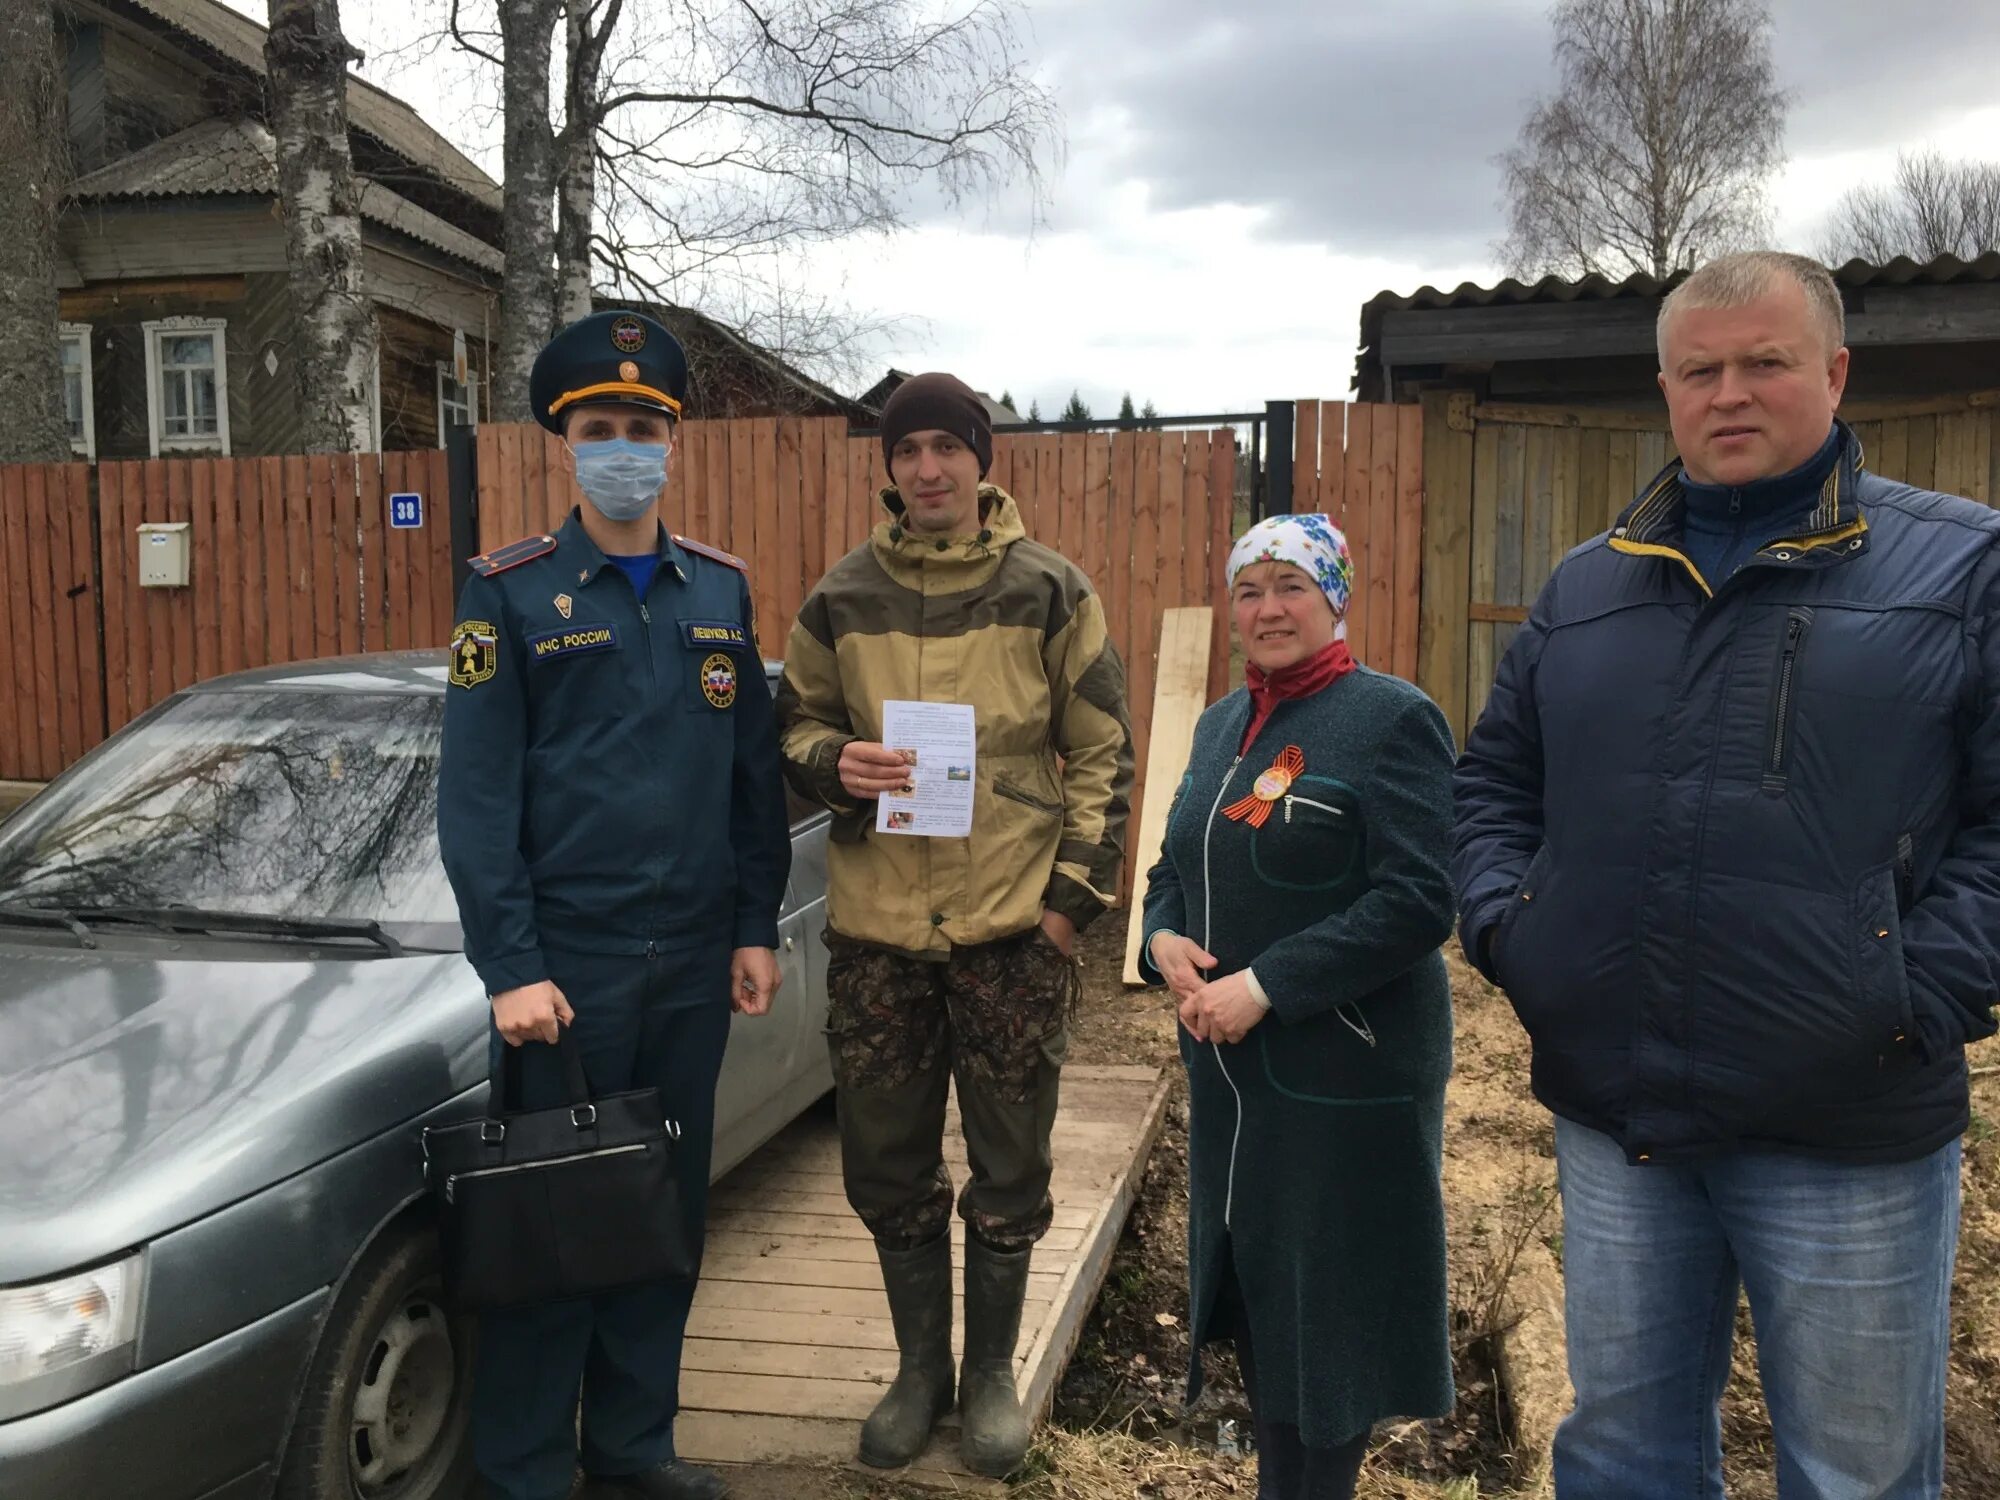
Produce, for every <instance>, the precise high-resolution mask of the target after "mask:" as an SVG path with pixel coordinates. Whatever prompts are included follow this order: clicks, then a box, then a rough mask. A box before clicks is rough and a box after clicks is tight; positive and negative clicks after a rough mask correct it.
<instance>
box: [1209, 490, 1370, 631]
mask: <svg viewBox="0 0 2000 1500" xmlns="http://www.w3.org/2000/svg"><path fill="white" fill-rule="evenodd" d="M1265 562H1283V563H1290V564H1291V565H1292V566H1293V567H1295V568H1298V569H1300V570H1302V571H1303V572H1304V573H1305V574H1306V576H1307V577H1309V578H1310V579H1312V581H1313V582H1314V583H1316V584H1318V585H1319V586H1320V591H1321V592H1322V593H1324V594H1325V595H1326V602H1327V603H1329V604H1331V605H1332V606H1333V617H1334V619H1336V620H1341V619H1345V618H1346V615H1347V598H1348V595H1349V594H1351V593H1353V592H1354V559H1353V558H1352V557H1351V556H1349V554H1348V551H1347V538H1346V537H1344V536H1342V535H1341V534H1340V528H1339V527H1338V526H1336V525H1334V524H1333V521H1332V520H1331V518H1329V517H1327V516H1320V515H1308V516H1271V517H1268V518H1267V519H1265V520H1262V521H1259V522H1258V523H1257V524H1256V525H1255V526H1252V527H1251V528H1250V529H1249V530H1248V531H1246V532H1244V533H1243V535H1242V536H1241V537H1239V538H1238V539H1237V542H1236V545H1235V547H1233V548H1232V549H1231V550H1230V553H1229V586H1230V587H1231V588H1232V589H1233V588H1235V587H1236V577H1237V575H1238V574H1239V573H1241V572H1242V571H1243V570H1244V569H1245V568H1248V567H1254V566H1255V565H1256V564H1258V563H1265Z"/></svg>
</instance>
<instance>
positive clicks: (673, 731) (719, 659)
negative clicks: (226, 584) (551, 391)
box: [438, 512, 791, 993]
mask: <svg viewBox="0 0 2000 1500" xmlns="http://www.w3.org/2000/svg"><path fill="white" fill-rule="evenodd" d="M726 555H727V554H723V553H716V552H712V551H709V550H708V549H706V548H701V547H699V546H698V545H697V544H686V545H683V544H682V543H681V541H679V540H678V539H676V538H673V537H670V536H668V535H667V534H666V533H665V532H664V531H663V532H661V534H660V565H659V568H658V571H656V572H655V573H654V575H653V581H652V585H651V587H650V588H649V589H648V590H647V594H646V597H645V599H643V600H641V599H639V598H637V597H635V596H634V594H633V592H632V585H631V581H630V580H629V579H628V578H627V577H626V576H625V574H624V573H623V572H621V571H620V570H619V568H618V567H617V565H616V564H614V563H612V562H611V561H609V560H608V559H607V558H606V557H605V556H604V554H603V553H602V552H601V551H599V550H598V547H597V544H596V543H595V542H593V541H592V540H591V539H590V537H589V536H588V535H587V534H586V533H585V531H584V529H583V523H582V521H581V520H580V519H579V518H578V516H577V514H576V513H575V512H572V513H571V515H570V518H569V520H568V521H567V522H565V523H564V525H563V527H562V530H561V531H560V532H559V533H557V535H556V536H555V537H554V538H547V537H540V538H530V539H529V540H528V541H526V542H520V543H516V544H515V545H514V546H513V547H510V548H503V549H501V550H500V551H499V552H496V553H493V554H492V555H491V556H490V558H486V559H481V560H480V561H479V562H478V563H476V564H475V565H474V576H473V577H471V578H470V579H468V580H467V581H466V585H465V592H464V594H463V596H462V597H461V598H460V600H459V610H458V626H457V628H456V629H455V630H454V632H453V635H452V647H451V649H452V663H451V668H450V681H449V685H448V686H447V688H446V690H445V692H446V697H445V716H444V745H443V755H442V762H441V766H440V771H439V785H438V842H439V846H440V848H441V849H442V851H443V855H444V865H445V872H446V874H447V875H449V876H450V878H451V884H452V889H453V890H454V891H455V892H456V894H457V896H458V904H459V912H460V916H461V920H462V923H463V925H464V928H465V952H466V957H467V958H468V959H470V960H471V962H472V965H473V967H474V968H476V969H477V970H478V971H479V977H480V979H481V980H482V981H483V982H484V984H485V985H486V988H487V990H488V991H489V992H490V993H498V992H499V991H501V990H506V989H511V988H514V987H515V986H517V985H523V984H532V983H535V982H537V981H539V980H542V979H545V978H547V977H548V971H547V967H546V965H545V964H544V961H543V957H542V953H543V949H544V948H555V949H560V950H566V951H572V952H582V953H648V952H652V951H654V950H655V948H656V947H662V946H678V947H685V946H689V945H691V944H694V943H696V942H703V941H712V940H716V939H718V938H720V939H726V940H727V941H728V942H729V943H730V944H731V945H732V946H734V947H775V946H776V944H777V941H778V926H777V919H778V909H779V907H780V905H781V904H782V902H783V900H784V895H785V882H786V879H787V877H788V876H789V874H790V871H791V840H790V829H789V825H788V821H787V818H786V814H785V799H784V786H783V783H782V781H781V780H780V777H779V772H778V746H777V731H776V723H775V720H774V719H773V716H772V711H771V695H770V689H769V686H768V684H767V683H766V682H765V679H764V668H763V662H762V661H761V660H760V658H759V657H758V654H757V645H756V635H755V632H754V630H753V627H752V620H751V613H750V595H749V585H748V581H747V580H746V579H745V578H744V576H743V573H742V572H741V570H740V565H738V566H731V564H730V562H726V561H723V560H721V559H723V558H724V557H726Z"/></svg>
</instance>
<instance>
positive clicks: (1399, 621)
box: [1291, 401, 1424, 681]
mask: <svg viewBox="0 0 2000 1500" xmlns="http://www.w3.org/2000/svg"><path fill="white" fill-rule="evenodd" d="M1293 410H1294V412H1295V416H1294V418H1293V424H1294V425H1293V434H1292V495H1291V509H1292V510H1293V512H1294V513H1298V514H1304V513H1307V512H1318V513H1320V514H1322V515H1326V516H1330V517H1332V519H1333V522H1334V524H1335V525H1336V526H1339V527H1340V528H1341V530H1342V532H1344V533H1345V535H1346V537H1347V549H1348V551H1349V552H1351V553H1352V554H1353V556H1354V594H1353V597H1352V598H1350V599H1349V600H1348V607H1347V644H1348V649H1349V650H1351V651H1352V652H1353V653H1354V655H1355V659H1356V660H1358V661H1361V662H1365V663H1366V664H1367V665H1369V666H1371V667H1373V668H1375V669H1376V670H1377V671H1378V672H1391V673H1394V674H1395V675H1396V676H1398V677H1402V678H1406V679H1409V680H1411V681H1414V680H1415V679H1416V675H1417V655H1418V649H1417V648H1418V598H1419V589H1420V585H1421V581H1422V562H1423V532H1424V414H1423V411H1422V409H1421V408H1419V407H1415V406H1389V405H1383V404H1377V403H1362V402H1349V401H1300V402H1297V403H1295V405H1294V408H1293Z"/></svg>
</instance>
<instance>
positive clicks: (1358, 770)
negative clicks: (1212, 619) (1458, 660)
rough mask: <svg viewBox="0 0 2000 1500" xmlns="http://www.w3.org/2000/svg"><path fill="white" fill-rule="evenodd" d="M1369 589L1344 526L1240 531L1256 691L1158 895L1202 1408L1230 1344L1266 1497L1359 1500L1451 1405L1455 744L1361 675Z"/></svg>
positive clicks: (1149, 955)
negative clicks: (1379, 1460) (1372, 1454)
mask: <svg viewBox="0 0 2000 1500" xmlns="http://www.w3.org/2000/svg"><path fill="white" fill-rule="evenodd" d="M1352 585H1353V564H1352V562H1351V561H1350V560H1349V557H1348V551H1347V543H1346V541H1345V539H1344V538H1343V537H1342V536H1341V534H1340V532H1339V531H1338V530H1337V529H1336V528H1335V527H1334V525H1333V524H1332V522H1331V521H1329V520H1328V519H1327V518H1326V517H1325V516H1276V517H1273V518H1271V519H1270V520H1267V521H1263V522H1260V523H1259V524H1258V525H1256V526H1253V527H1252V528H1251V529H1250V530H1249V531H1248V532H1246V533H1245V534H1244V536H1243V539H1242V540H1241V541H1240V542H1239V543H1238V544H1237V546H1236V549H1235V551H1234V552H1232V553H1231V555H1230V559H1229V586H1230V608H1231V612H1232V614H1233V615H1234V618H1235V624H1236V630H1237V633H1238V634H1239V635H1240V636H1241V638H1242V641H1243V649H1244V655H1245V657H1246V658H1247V661H1248V666H1247V670H1246V686H1245V687H1244V688H1243V689H1242V690H1240V691H1238V692H1234V693H1231V694H1230V695H1229V696H1228V697H1226V698H1224V699H1223V700H1222V701H1221V702H1219V703H1216V704H1214V705H1213V706H1211V707H1210V708H1209V709H1208V711H1207V712H1206V713H1204V714H1203V715H1202V717H1201V722H1200V723H1199V725H1198V726H1197V727H1196V729H1195V739H1194V750H1193V754H1192V756H1191V757H1190V760H1189V763H1188V772H1187V776H1186V777H1185V779H1184V780H1183V781H1182V782H1181V786H1180V790H1179V793H1178V794H1177V795H1176V797H1175V799H1174V804H1173V810H1172V812H1171V813H1170V814H1169V815H1168V818H1167V829H1166V839H1165V845H1164V849H1163V852H1162V857H1161V860H1160V862H1159V864H1157V865H1155V866H1154V867H1153V869H1152V871H1151V873H1150V874H1149V875H1148V877H1147V881H1148V885H1147V892H1146V924H1145V935H1146V941H1145V944H1144V945H1143V951H1144V967H1145V968H1146V970H1147V971H1148V977H1149V978H1152V979H1154V980H1156V981H1158V982H1162V983H1165V984H1166V985H1167V986H1168V987H1169V988H1170V989H1171V990H1172V992H1173V995H1174V998H1175V1000H1176V1002H1177V1003H1178V1006H1179V1011H1180V1019H1181V1032H1180V1048H1181V1058H1182V1061H1183V1062H1184V1063H1185V1064H1186V1066H1187V1070H1188V1098H1189V1127H1188V1177H1189V1198H1190V1208H1189V1223H1188V1260H1189V1281H1190V1289H1189V1309H1190V1324H1191V1338H1192V1342H1193V1348H1194V1354H1193V1360H1192V1366H1191V1369H1190V1371H1189V1380H1188V1396H1189V1399H1190V1400H1192V1399H1194V1397H1196V1396H1197V1395H1199V1394H1200V1390H1201V1378H1202V1371H1201V1350H1202V1346H1203V1345H1204V1344H1205V1343H1207V1342H1208V1341H1210V1340H1212V1339H1223V1338H1226V1339H1232V1340H1233V1341H1234V1342H1235V1345H1236V1354H1237V1360H1238V1363H1239V1364H1240V1365H1241V1367H1242V1370H1243V1378H1244V1385H1245V1388H1246V1391H1247V1393H1248V1395H1249V1398H1250V1407H1251V1411H1252V1414H1253V1416H1254V1418H1255V1426H1256V1440H1257V1446H1258V1451H1259V1454H1260V1459H1259V1468H1260V1479H1259V1486H1258V1495H1259V1496H1260V1497H1262V1500H1324V1497H1340V1500H1345V1497H1348V1496H1351V1495H1352V1494H1353V1493H1354V1484H1355V1479H1356V1476H1357V1474H1358V1472H1359V1470H1360V1466H1361V1460H1362V1457H1363V1456H1364V1454H1365V1453H1366V1451H1367V1446H1368V1435H1369V1429H1370V1426H1371V1424H1373V1423H1374V1422H1375V1421H1377V1420H1378V1419H1380V1418H1384V1417H1390V1416H1406V1417H1431V1416H1440V1415H1443V1414H1444V1413H1446V1412H1448V1411H1449V1410H1450V1409H1451V1404H1452V1385H1451V1349H1450V1340H1449V1332H1448V1329H1447V1326H1446V1304H1445V1240H1444V1203H1443V1198H1442V1194H1441V1192H1440V1188H1439V1183H1438V1172H1439V1159H1440V1155H1441V1150H1442V1133H1443V1120H1444V1086H1445V1078H1446V1076H1447V1075H1448V1074H1449V1073H1450V1071H1451V994H1450V989H1449V986H1448V984H1447V982H1446V978H1445V969H1444V960H1443V958H1442V957H1441V956H1440V954H1439V951H1438V950H1439V947H1440V946H1441V945H1442V944H1443V943H1444V941H1445V940H1446V938H1447V937H1448V936H1449V935H1450V932H1451V922H1452V893H1451V877H1450V874H1449V872H1448V870H1447V859H1448V857H1449V854H1450V847H1451V770H1452V744H1451V731H1450V729H1449V728H1448V727H1447V726H1446V724H1445V720H1444V715H1443V714H1441V713H1440V712H1439V711H1438V708H1437V705H1436V704H1434V703H1432V702H1431V701H1430V699H1429V698H1427V697H1425V696H1424V694H1423V693H1422V692H1421V691H1419V690H1418V689H1417V688H1414V687H1412V686H1411V685H1410V684H1408V683H1406V682H1404V681H1402V680H1401V679H1399V678H1395V677H1389V676H1385V675H1383V674H1381V673H1378V672H1372V671H1370V670H1369V669H1368V668H1366V667H1362V666H1359V665H1357V664H1356V663H1355V661H1354V659H1353V657H1352V656H1351V655H1350V654H1349V652H1348V649H1347V641H1346V627H1345V625H1344V624H1343V617H1344V615H1345V613H1346V609H1347V599H1348V595H1349V591H1350V589H1351V588H1352Z"/></svg>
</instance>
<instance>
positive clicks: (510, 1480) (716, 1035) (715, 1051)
mask: <svg viewBox="0 0 2000 1500" xmlns="http://www.w3.org/2000/svg"><path fill="white" fill-rule="evenodd" d="M545 957H546V959H547V962H548V966H549V977H550V978H551V979H552V980H554V981H555V984H556V987H557V988H558V989H560V990H561V991H562V992H563V994H564V996H565V997H566V998H567V999H568V1000H569V1003H570V1007H571V1009H573V1010H574V1011H575V1012H576V1022H575V1024H574V1026H573V1027H572V1033H573V1035H574V1036H575V1038H576V1041H577V1043H578V1044H579V1046H580V1047H581V1049H582V1052H583V1067H584V1073H585V1075H586V1076H587V1077H588V1078H589V1080H590V1087H591V1092H592V1093H594V1094H595V1093H607V1094H609V1093H618V1092H621V1091H623V1090H627V1089H635V1088H648V1087H651V1088H656V1089H658V1090H659V1092H660V1103H661V1105H662V1106H663V1108H664V1109H665V1111H666V1116H667V1118H668V1119H670V1120H672V1121H674V1122H675V1123H676V1124H678V1125H679V1126H680V1131H681V1136H680V1142H679V1145H678V1148H677V1151H676V1157H675V1165H676V1168H677V1173H678V1176H679V1178H680V1191H681V1202H682V1204H683V1205H684V1207H685V1210H686V1213H687V1217H688V1229H689V1235H690V1238H691V1240H692V1242H693V1244H694V1245H695V1246H696V1248H697V1252H698V1251H699V1247H700V1245H701V1241H702V1232H703V1228H704V1221H705V1219H706V1216H707V1209H708V1172H709V1162H710V1158H711V1156H712V1155H713V1152H714V1145H715V1082H716V1076H717V1074H718V1073H719V1072H720V1071H721V1068H722V1053H723V1048H724V1046H725V1045H726V1044H727V1043H728V1040H729V1018H730V1009H729V963H730V957H731V953H730V950H729V948H727V947H717V946H713V945H710V946H704V947H701V948H697V949H692V950H683V951H679V952H673V953H663V954H659V955H657V956H636V955H623V954H595V953H558V952H553V951H550V952H546V953H545ZM505 1045H506V1044H505V1043H504V1042H503V1041H501V1040H500V1037H499V1033H498V1032H497V1031H496V1032H495V1033H494V1034H493V1039H492V1043H491V1048H492V1060H493V1061H492V1066H493V1076H494V1077H495V1078H496V1079H497V1078H498V1077H499V1058H500V1052H501V1049H502V1048H503V1047H504V1046H505ZM521 1053H522V1055H521V1063H522V1067H521V1083H522V1094H523V1100H522V1104H523V1107H525V1108H529V1109H541V1108H551V1107H555V1106H558V1105H560V1104H562V1103H563V1102H564V1099H565V1098H566V1093H565V1089H564V1084H563V1075H562V1064H561V1060H560V1055H559V1054H558V1053H557V1051H556V1049H555V1048H554V1047H551V1046H548V1045H546V1044H544V1043H540V1042H528V1043H526V1044H524V1045H523V1047H522V1049H521ZM694 1289H695V1283H694V1282H693V1281H692V1280H687V1281H667V1282H661V1283H658V1284H656V1285H653V1286H643V1287H633V1288H629V1289H627V1290H625V1291H620V1292H612V1293H608V1294H606V1295H604V1296H601V1297H594V1298H589V1299H587V1300H580V1301H573V1302H556V1303H547V1304H544V1305H540V1306H531V1307H520V1308H507V1309H504V1310H500V1311H495V1312H489V1313H487V1314H485V1315H484V1316H482V1318H481V1319H480V1329H479V1350H478V1357H477V1363H476V1365H475V1369H474V1375H473V1391H472V1445H473V1457H474V1460H475V1462H476V1463H477V1465H478V1469H479V1472H480V1475H481V1477H482V1478H483V1479H484V1480H485V1481H486V1484H487V1486H488V1488H489V1491H490V1493H491V1494H492V1495H493V1496H494V1497H496V1500H563V1497H565V1496H567V1495H568V1494H569V1492H570V1486H571V1483H572V1481H573V1479H574V1477H575V1469H576V1460H577V1403H578V1398H579V1394H580V1395H581V1399H582V1406H583V1421H582V1458H583V1467H584V1469H585V1470H586V1471H587V1472H588V1473H591V1474H597V1475H617V1474H630V1473H636V1472H638V1471H639V1470H642V1469H647V1468H651V1467H652V1466H653V1465H655V1464H659V1463H663V1462H666V1461H667V1460H669V1459H671V1458H673V1456H674V1416H675V1414H676V1413H677V1412H678V1411H679V1409H680V1367H681V1339H682V1336H683V1333H684V1331H685V1329H686V1326H687V1317H688V1308H689V1306H690V1305H691V1304H692V1302H693V1301H694Z"/></svg>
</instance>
